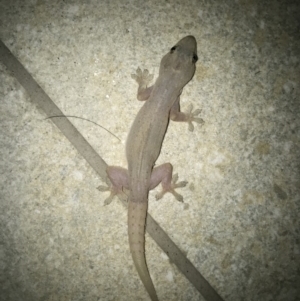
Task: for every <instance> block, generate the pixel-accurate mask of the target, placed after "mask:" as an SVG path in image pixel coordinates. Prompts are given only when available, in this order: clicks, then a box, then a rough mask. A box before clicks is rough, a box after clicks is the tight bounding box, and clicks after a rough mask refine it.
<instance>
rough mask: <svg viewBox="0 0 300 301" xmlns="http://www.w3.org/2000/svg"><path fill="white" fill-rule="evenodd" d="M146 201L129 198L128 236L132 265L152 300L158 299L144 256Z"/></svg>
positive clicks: (156, 300)
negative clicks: (135, 200)
mask: <svg viewBox="0 0 300 301" xmlns="http://www.w3.org/2000/svg"><path fill="white" fill-rule="evenodd" d="M147 207H148V202H147V201H144V202H134V201H132V200H130V198H129V204H128V237H129V246H130V251H131V255H132V259H133V262H134V265H135V267H136V269H137V271H138V273H139V276H140V278H141V280H142V282H143V284H144V286H145V288H146V290H147V292H148V294H149V295H150V298H151V300H152V301H158V298H157V295H156V291H155V288H154V285H153V282H152V280H151V277H150V274H149V270H148V267H147V264H146V258H145V222H146V215H147Z"/></svg>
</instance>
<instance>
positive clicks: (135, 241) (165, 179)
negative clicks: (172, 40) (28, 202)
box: [99, 36, 203, 301]
mask: <svg viewBox="0 0 300 301" xmlns="http://www.w3.org/2000/svg"><path fill="white" fill-rule="evenodd" d="M197 60H198V56H197V42H196V39H195V38H194V37H193V36H186V37H184V38H183V39H181V40H180V41H179V42H178V43H177V44H176V45H175V46H173V47H172V48H171V49H170V51H169V52H168V53H167V54H166V55H165V56H164V57H163V58H162V60H161V63H160V67H159V75H158V78H157V79H156V81H155V84H154V85H153V86H150V87H148V84H149V83H150V82H151V80H152V78H153V75H151V74H149V71H148V70H146V69H145V70H144V71H142V70H141V69H140V68H138V69H137V71H136V74H133V75H132V78H133V79H135V80H136V82H137V83H138V93H137V99H138V100H146V102H145V103H144V104H143V106H142V108H141V109H140V111H139V112H138V114H137V116H136V118H135V120H134V121H133V124H132V126H131V129H130V131H129V134H128V137H127V141H126V158H127V163H128V168H127V169H125V168H122V167H118V166H108V167H107V169H106V172H107V175H108V178H109V179H110V182H111V186H110V187H106V188H104V187H102V186H99V188H100V190H102V191H104V190H110V192H111V193H110V196H109V197H108V198H107V199H106V200H105V204H108V203H110V202H111V200H112V198H113V197H114V196H115V195H117V194H119V193H122V192H123V191H124V189H125V190H128V237H129V247H130V252H131V255H132V258H133V262H134V265H135V267H136V270H137V272H138V274H139V276H140V279H141V280H142V282H143V284H144V286H145V288H146V290H147V292H148V294H149V296H150V298H151V300H152V301H158V297H157V293H156V290H155V288H154V285H153V282H152V279H151V277H150V274H149V270H148V267H147V264H146V258H145V222H146V216H147V208H148V194H149V190H151V189H154V188H155V187H156V186H158V184H160V183H161V185H162V191H161V192H160V193H158V194H157V195H156V199H161V198H162V197H163V195H164V194H165V193H166V192H170V193H172V194H173V195H174V197H175V198H176V199H177V200H178V201H181V202H182V201H183V197H182V196H181V195H180V194H178V193H177V192H176V191H175V189H176V188H181V187H184V186H186V184H187V182H186V181H181V182H177V180H178V176H177V174H176V175H174V176H172V174H173V166H172V165H171V164H170V163H165V164H162V165H160V166H157V167H156V166H155V167H154V165H155V162H156V160H157V158H158V156H159V153H160V151H161V147H162V143H163V139H164V136H165V133H166V130H167V127H168V124H169V120H170V119H171V120H173V121H183V122H188V124H189V130H190V131H193V129H194V126H193V124H192V122H197V123H203V120H202V119H201V118H199V117H197V115H199V113H200V112H201V110H199V109H198V110H195V111H193V108H192V106H191V107H190V109H189V112H188V113H183V112H181V111H180V104H179V101H180V95H181V93H182V90H183V87H184V86H185V85H186V84H187V83H188V82H189V81H190V80H191V79H192V77H193V75H194V73H195V70H196V66H195V64H196V62H197Z"/></svg>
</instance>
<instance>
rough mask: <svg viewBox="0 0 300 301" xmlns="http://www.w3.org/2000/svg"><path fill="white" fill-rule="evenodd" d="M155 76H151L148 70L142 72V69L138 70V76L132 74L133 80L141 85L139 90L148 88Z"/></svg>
mask: <svg viewBox="0 0 300 301" xmlns="http://www.w3.org/2000/svg"><path fill="white" fill-rule="evenodd" d="M153 76H154V75H153V74H150V73H149V71H148V70H147V69H144V70H143V71H142V70H141V68H140V67H139V68H137V69H136V74H131V78H133V79H134V80H135V81H136V82H137V83H138V84H139V89H145V88H147V86H148V84H149V83H150V82H151V81H152V79H153Z"/></svg>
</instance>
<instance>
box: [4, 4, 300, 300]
mask: <svg viewBox="0 0 300 301" xmlns="http://www.w3.org/2000/svg"><path fill="white" fill-rule="evenodd" d="M299 14H300V8H299V4H296V1H294V2H293V1H290V2H287V1H283V0H282V1H271V0H270V1H255V0H254V1H228V2H225V1H202V0H201V1H165V2H162V1H158V0H157V1H144V2H143V1H123V2H122V3H121V1H115V0H113V1H95V0H92V1H89V2H87V3H84V2H83V1H72V2H65V1H5V0H1V1H0V38H1V39H2V40H3V42H4V43H5V44H6V45H7V46H8V47H9V48H10V49H11V51H12V52H13V53H14V55H15V56H16V57H18V59H19V60H20V61H21V62H22V63H23V64H24V66H25V67H26V68H27V69H28V71H29V72H30V73H31V74H32V75H33V77H34V78H35V79H36V80H37V82H38V83H39V84H40V85H41V86H42V87H43V89H44V90H45V91H46V92H47V93H48V95H49V96H50V97H51V98H52V99H53V100H54V102H55V103H56V104H57V105H58V106H59V107H60V108H61V109H62V110H63V112H64V113H65V114H66V115H75V116H80V117H84V118H88V119H90V120H92V121H95V122H97V123H99V124H100V125H102V126H103V127H105V128H107V129H109V130H110V131H111V132H113V133H114V134H115V135H117V136H118V137H119V138H120V139H121V142H119V141H118V140H117V139H116V138H114V137H113V136H111V135H110V134H108V133H107V132H106V131H104V130H103V129H101V128H100V127H97V126H96V125H94V124H92V123H88V122H86V121H82V120H77V119H72V120H71V121H72V122H73V123H74V125H75V126H76V127H77V128H78V129H79V130H80V132H82V134H83V135H84V136H85V137H86V139H88V141H89V142H90V144H91V145H92V146H93V147H94V148H95V149H96V150H97V151H98V153H99V154H100V155H101V156H102V157H103V158H104V160H106V162H107V163H108V164H114V165H122V166H125V165H126V161H125V154H124V144H125V141H126V135H127V133H128V130H129V127H130V124H131V122H132V121H133V119H134V117H135V115H136V113H137V111H138V109H139V108H140V106H141V105H142V104H141V103H139V102H138V101H136V99H135V95H136V88H137V85H136V83H135V82H134V81H133V80H132V79H131V77H130V74H131V73H134V71H135V69H136V68H137V67H138V66H140V67H141V68H148V69H149V70H150V72H152V73H154V74H155V76H157V71H158V66H159V62H160V59H161V57H162V56H163V55H164V54H165V53H166V52H167V51H168V50H169V48H170V47H171V46H173V44H175V43H176V42H177V41H178V40H179V39H180V38H182V37H183V36H185V35H188V34H192V35H194V36H195V37H196V39H197V41H198V56H199V61H198V63H197V71H196V74H195V77H194V79H193V80H192V82H191V83H190V84H189V85H188V86H187V87H186V89H185V90H184V93H183V95H182V108H183V110H184V109H186V108H187V107H188V104H189V103H193V105H194V107H195V108H197V107H200V108H201V109H202V116H201V117H202V118H203V119H204V120H205V124H204V125H203V126H202V127H200V126H197V125H196V126H195V131H194V132H193V133H190V132H188V130H187V125H185V124H175V123H172V122H171V123H170V127H169V130H168V133H167V135H166V139H165V142H164V145H163V149H162V154H161V156H160V158H159V160H158V163H163V162H171V163H172V164H173V165H174V169H175V172H178V173H179V176H180V179H185V180H188V181H189V186H188V188H187V189H182V191H181V192H182V194H183V196H184V202H185V203H184V204H181V203H177V202H175V201H174V200H173V198H172V196H169V195H167V196H165V197H164V199H163V200H161V201H159V202H156V201H155V200H154V197H153V196H154V192H151V193H150V212H151V214H152V215H153V217H154V218H155V219H157V220H158V221H159V223H160V224H161V225H162V226H163V228H164V229H165V230H166V231H167V233H168V234H169V235H170V237H171V238H172V239H174V241H175V242H176V244H178V246H179V247H180V248H181V249H182V250H183V251H184V252H185V253H187V255H188V257H189V259H190V260H191V261H192V262H193V263H194V264H195V266H196V267H197V268H198V269H199V271H200V272H201V273H202V274H203V276H204V277H205V278H206V279H207V280H208V281H209V282H210V283H211V284H212V285H213V286H214V288H215V289H216V290H217V291H218V292H219V294H220V295H221V296H222V297H223V298H224V299H225V300H234V301H235V300H237V301H238V300H245V301H250V300H255V301H268V300H269V301H271V300H272V301H273V300H276V301H281V300H282V301H283V300H288V301H290V300H292V301H294V300H300V299H299V295H300V289H299V288H300V285H299V283H300V275H299V266H300V246H299V229H300V225H299V213H300V188H299V187H300V176H299V175H300V170H299V167H300V165H299V162H300V152H299V144H300V116H299V115H300V90H299V89H300V88H299V83H300V64H299V62H300V55H299V53H300V35H299V32H300V25H299ZM0 70H1V72H0V98H1V99H0V123H1V128H0V153H1V163H0V164H1V165H0V166H1V167H0V170H1V176H0V177H1V178H0V185H1V186H0V198H1V199H0V227H1V228H0V300H1V301H2V300H5V301H15V300H22V301H23V300H25V301H27V300H30V301H32V300H74V301H75V300H105V301H106V300H149V298H148V295H147V293H146V291H145V289H144V288H143V286H142V284H141V282H140V280H139V279H138V276H137V273H136V271H135V269H134V266H133V263H132V260H131V256H130V253H129V249H128V240H127V226H126V220H127V218H126V212H125V211H124V209H123V207H122V206H121V205H120V204H119V203H118V202H116V201H115V202H113V203H112V204H111V205H109V206H103V202H104V199H105V198H106V196H107V195H106V194H105V193H100V192H99V191H98V190H97V189H96V187H97V186H98V185H100V184H101V183H102V182H101V180H100V179H99V178H98V176H97V175H96V174H95V173H94V171H93V170H92V169H91V168H90V166H88V164H87V163H86V162H85V161H84V160H83V159H82V157H81V156H80V155H79V154H78V153H77V152H76V151H75V150H74V149H73V147H72V146H71V145H70V143H69V142H68V141H67V140H66V139H65V137H64V136H63V135H62V134H61V133H60V132H59V131H58V129H57V128H56V127H55V126H54V125H53V124H52V122H51V120H45V116H44V115H43V113H42V112H39V111H38V110H37V109H36V108H35V107H34V106H33V105H32V104H31V102H30V99H28V96H27V95H26V92H24V90H23V88H21V87H20V85H19V84H18V82H17V81H16V80H15V79H14V78H13V77H11V76H10V75H9V74H8V72H7V71H6V70H5V68H4V67H3V65H1V64H0ZM146 255H147V260H148V266H149V269H150V273H151V275H152V278H153V281H154V284H155V286H156V289H157V293H158V296H159V297H160V299H161V300H184V301H185V300H189V301H190V300H203V298H202V297H201V296H200V295H199V293H198V292H197V291H196V290H195V289H194V288H193V286H192V285H191V284H189V283H188V281H187V280H186V279H185V278H184V277H183V276H181V275H180V273H179V272H178V271H177V269H176V268H175V267H174V266H173V265H172V264H170V263H169V261H168V259H167V257H166V255H165V254H164V253H162V252H161V250H160V249H159V248H158V247H156V246H155V244H154V243H153V241H152V240H151V239H147V245H146Z"/></svg>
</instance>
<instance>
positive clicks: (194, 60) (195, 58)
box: [193, 53, 198, 64]
mask: <svg viewBox="0 0 300 301" xmlns="http://www.w3.org/2000/svg"><path fill="white" fill-rule="evenodd" d="M197 61H198V56H197V54H196V53H194V55H193V63H194V64H195V63H196V62H197Z"/></svg>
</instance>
